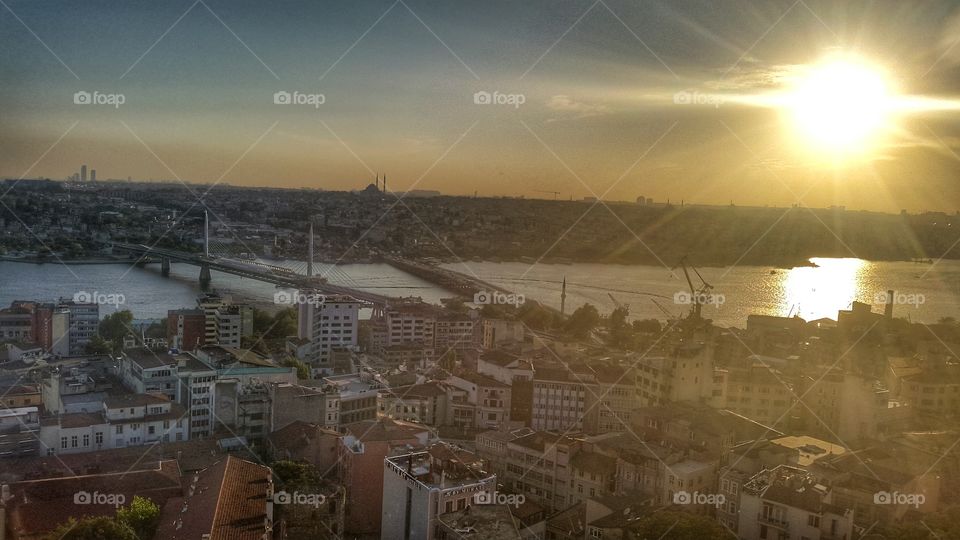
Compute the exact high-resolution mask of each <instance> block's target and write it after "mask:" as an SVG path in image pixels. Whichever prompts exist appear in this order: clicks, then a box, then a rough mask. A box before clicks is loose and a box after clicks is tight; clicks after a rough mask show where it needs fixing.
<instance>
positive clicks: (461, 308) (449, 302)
mask: <svg viewBox="0 0 960 540" xmlns="http://www.w3.org/2000/svg"><path fill="white" fill-rule="evenodd" d="M440 302H442V303H443V307H445V308H447V309H448V310H450V311H453V312H454V313H466V312H467V311H469V308H468V307H467V306H466V305H465V304H464V303H463V300H462V299H460V298H441V299H440Z"/></svg>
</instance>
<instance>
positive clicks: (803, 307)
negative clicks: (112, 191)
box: [0, 259, 960, 327]
mask: <svg viewBox="0 0 960 540" xmlns="http://www.w3.org/2000/svg"><path fill="white" fill-rule="evenodd" d="M814 262H816V263H817V264H818V266H817V267H799V268H794V269H789V270H783V269H776V268H772V267H757V266H738V267H732V268H704V269H700V273H701V274H702V275H703V278H704V279H706V280H707V281H708V282H709V283H710V284H712V285H713V286H714V290H713V292H714V293H715V295H716V296H715V298H716V299H717V300H718V301H717V302H716V303H715V304H711V305H708V306H706V307H704V315H705V316H706V317H709V318H712V319H713V320H714V321H716V322H717V323H718V324H721V325H726V326H740V327H742V326H744V324H745V321H746V317H747V315H749V314H751V313H760V314H766V315H787V314H793V313H799V314H800V316H802V317H803V318H805V319H807V320H813V319H818V318H821V317H829V318H833V319H835V318H836V316H837V310H840V309H847V308H849V306H850V303H851V302H852V301H853V300H855V299H857V300H860V301H864V302H868V303H871V304H874V305H875V306H876V307H875V309H876V310H877V311H880V310H882V307H881V306H880V304H881V302H880V301H878V300H879V299H878V298H875V296H876V295H877V294H878V293H879V294H881V295H882V293H883V292H885V291H886V290H887V289H890V288H892V289H895V290H896V291H897V292H898V294H897V297H898V300H900V301H901V302H904V303H902V304H899V305H897V306H896V310H895V314H896V316H898V317H908V318H909V319H910V320H912V321H915V322H936V321H937V320H938V319H940V318H941V317H948V316H949V317H956V318H960V261H941V262H939V263H938V264H936V265H930V264H914V263H906V262H867V261H861V260H859V259H814ZM275 264H279V265H281V266H285V267H288V268H291V269H294V270H301V269H302V268H303V266H304V264H303V263H302V262H299V261H284V262H281V263H275ZM445 266H447V267H448V268H451V269H453V270H456V271H459V272H463V273H465V274H474V275H476V276H478V277H480V278H482V279H484V280H486V281H489V282H492V283H495V284H497V285H500V286H502V287H504V288H507V289H510V290H514V291H516V292H519V293H522V294H524V295H526V296H527V297H528V298H534V299H537V300H540V301H543V302H545V303H547V304H549V305H551V306H553V307H556V308H559V307H560V283H561V281H562V280H563V278H564V277H566V279H567V313H570V312H572V311H573V310H574V309H575V308H577V307H578V306H580V305H583V304H584V303H587V302H589V303H591V304H593V305H595V306H597V308H598V309H599V310H600V311H601V312H602V313H608V312H610V311H611V310H613V308H614V307H615V304H614V302H613V300H611V299H610V297H609V296H608V292H609V294H612V295H613V296H614V298H616V299H617V301H618V302H622V303H625V304H629V305H630V312H631V314H632V315H633V316H634V317H638V318H658V319H664V318H666V315H665V314H664V312H663V311H661V309H660V308H658V307H657V305H656V304H654V300H655V301H656V302H658V303H659V304H660V305H661V306H662V307H663V309H664V310H666V311H669V312H670V313H672V314H674V315H679V314H681V313H684V312H685V311H686V310H688V309H689V306H686V305H680V304H677V303H675V302H674V295H675V294H676V293H678V292H685V291H686V290H687V284H686V280H685V279H684V277H683V272H682V271H680V270H679V269H677V270H675V271H674V272H673V274H671V272H670V270H668V269H666V268H662V267H653V266H626V265H610V264H579V263H578V264H569V265H550V264H537V265H535V266H533V267H531V266H530V265H529V264H525V263H493V262H482V263H474V262H466V263H462V264H448V265H445ZM316 267H317V269H316V270H315V272H316V273H319V274H321V275H326V276H327V278H328V279H329V280H330V282H332V283H336V284H340V285H347V286H351V287H356V288H359V289H363V290H368V291H372V292H377V293H380V294H385V295H389V296H420V297H422V298H423V299H424V300H426V301H428V302H433V303H437V302H439V301H440V299H441V298H445V297H448V296H451V293H449V292H447V291H444V290H442V289H439V288H437V287H435V286H433V285H432V284H430V283H429V282H426V281H423V280H421V279H419V278H417V277H414V276H411V275H409V274H406V273H404V272H401V271H400V270H397V269H395V268H393V267H392V266H389V265H386V264H347V265H341V266H336V267H330V266H325V265H316ZM199 274H200V269H199V268H198V267H196V266H192V265H187V264H180V263H173V265H172V267H171V272H170V277H163V276H161V275H160V266H159V265H157V264H153V265H148V266H146V267H143V268H137V267H133V268H131V267H130V266H129V265H124V264H116V265H113V264H111V265H70V266H69V267H66V266H63V265H60V264H57V263H50V264H43V265H35V264H24V263H14V262H4V261H0V306H6V305H9V304H10V302H11V301H12V300H34V299H35V300H54V299H56V298H58V297H60V296H64V297H73V295H74V294H75V293H77V292H79V291H86V292H89V293H94V292H97V293H100V294H122V295H123V296H124V300H125V303H124V304H123V305H122V306H120V308H121V309H130V310H131V311H133V313H134V316H135V317H136V318H138V319H152V318H162V317H165V316H166V313H167V310H170V309H177V308H183V307H192V306H195V305H196V297H197V295H198V294H199V293H200V292H201V289H200V285H199V283H198V281H197V277H198V276H199ZM212 277H213V279H212V282H211V285H210V287H211V288H212V289H215V290H217V291H219V292H221V293H224V294H230V295H232V296H233V297H234V298H235V299H236V300H237V301H243V302H250V303H252V304H254V305H257V306H259V307H262V308H265V309H275V307H276V306H274V305H273V294H274V293H275V292H276V291H277V289H276V288H275V287H274V286H273V285H270V284H267V283H261V282H259V281H254V280H250V279H245V278H240V277H237V276H232V275H228V274H221V273H219V272H216V271H214V272H213V273H212ZM691 278H692V279H693V281H694V284H695V285H697V286H699V284H700V280H699V278H697V276H696V274H693V273H691ZM721 298H722V300H723V302H722V303H720V302H719V300H720V299H721ZM920 300H922V302H921V301H920ZM114 309H115V308H114V307H113V306H109V305H107V306H103V308H102V309H101V313H102V314H104V315H106V314H108V313H110V312H112V311H113V310H114Z"/></svg>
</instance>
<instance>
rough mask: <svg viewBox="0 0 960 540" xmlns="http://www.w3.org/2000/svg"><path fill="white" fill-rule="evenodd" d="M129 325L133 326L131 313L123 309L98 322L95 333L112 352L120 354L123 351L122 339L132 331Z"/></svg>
mask: <svg viewBox="0 0 960 540" xmlns="http://www.w3.org/2000/svg"><path fill="white" fill-rule="evenodd" d="M131 324H133V313H131V312H130V310H129V309H125V310H123V311H118V312H116V313H111V314H110V315H107V316H106V317H104V318H103V320H102V321H100V326H99V327H98V328H97V333H98V334H100V337H102V338H103V339H104V340H105V341H106V342H108V343H109V344H110V347H111V349H112V350H113V352H120V351H121V350H122V349H123V338H124V337H125V336H126V335H127V334H129V333H131V332H132V331H133V330H131V326H130V325H131Z"/></svg>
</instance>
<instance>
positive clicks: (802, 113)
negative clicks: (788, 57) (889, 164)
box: [786, 58, 892, 155]
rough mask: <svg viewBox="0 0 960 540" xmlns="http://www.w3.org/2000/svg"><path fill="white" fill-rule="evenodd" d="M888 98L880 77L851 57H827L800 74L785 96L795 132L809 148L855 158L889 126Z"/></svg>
mask: <svg viewBox="0 0 960 540" xmlns="http://www.w3.org/2000/svg"><path fill="white" fill-rule="evenodd" d="M891 103H892V96H891V89H890V85H889V83H888V82H887V78H886V76H885V73H884V72H883V71H882V70H881V69H879V68H877V67H874V66H871V65H870V64H868V63H866V62H863V61H860V60H858V59H851V58H832V59H829V60H827V61H825V62H823V63H821V64H817V65H813V66H810V67H809V69H807V70H805V73H804V74H803V76H801V77H800V78H799V79H798V80H797V81H796V83H795V86H794V87H793V88H792V90H791V91H789V92H788V94H787V104H786V105H787V110H788V112H789V114H790V116H791V118H792V124H793V126H794V129H795V130H796V131H797V133H798V134H799V135H801V136H802V139H803V140H804V141H805V143H806V144H807V145H808V146H809V147H811V149H813V150H816V151H819V152H828V153H830V154H834V155H843V154H852V153H860V152H863V151H865V150H867V149H868V148H870V147H871V146H872V143H873V142H875V141H876V140H877V139H878V138H879V137H880V136H881V135H882V134H883V133H884V132H886V131H887V130H888V129H889V127H890V123H891V113H892V107H891Z"/></svg>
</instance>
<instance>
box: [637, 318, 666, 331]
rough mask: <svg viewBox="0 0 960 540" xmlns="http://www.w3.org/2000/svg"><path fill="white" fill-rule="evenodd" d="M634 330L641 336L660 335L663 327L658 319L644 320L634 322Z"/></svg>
mask: <svg viewBox="0 0 960 540" xmlns="http://www.w3.org/2000/svg"><path fill="white" fill-rule="evenodd" d="M633 329H634V331H636V332H640V333H641V334H659V333H660V330H662V329H663V327H662V326H660V321H658V320H656V319H644V320H642V321H633Z"/></svg>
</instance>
